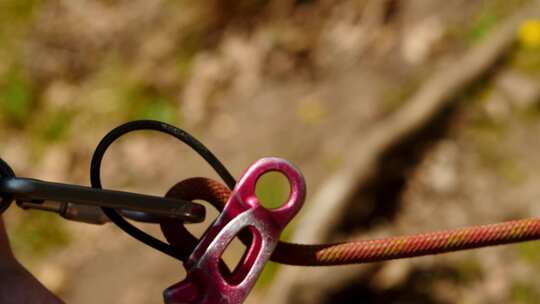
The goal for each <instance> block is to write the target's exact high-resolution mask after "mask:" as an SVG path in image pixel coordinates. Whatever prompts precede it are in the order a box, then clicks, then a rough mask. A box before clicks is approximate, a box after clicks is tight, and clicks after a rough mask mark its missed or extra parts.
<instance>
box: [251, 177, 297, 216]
mask: <svg viewBox="0 0 540 304" xmlns="http://www.w3.org/2000/svg"><path fill="white" fill-rule="evenodd" d="M289 191H290V187H289V181H288V180H287V178H286V177H285V176H284V175H283V174H281V173H279V172H268V173H266V174H264V175H263V176H261V177H260V178H259V180H258V181H257V187H256V189H255V194H256V195H257V198H258V199H259V201H260V202H261V204H262V205H263V206H264V207H266V208H277V207H280V206H281V205H282V204H283V203H284V202H285V201H286V200H287V197H288V196H289Z"/></svg>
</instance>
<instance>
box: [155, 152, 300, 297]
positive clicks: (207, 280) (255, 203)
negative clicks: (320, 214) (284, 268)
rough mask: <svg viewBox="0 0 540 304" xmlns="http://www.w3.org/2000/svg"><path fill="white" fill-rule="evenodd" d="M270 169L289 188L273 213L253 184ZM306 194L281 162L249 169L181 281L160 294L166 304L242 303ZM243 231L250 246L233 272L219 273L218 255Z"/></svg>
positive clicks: (295, 172)
mask: <svg viewBox="0 0 540 304" xmlns="http://www.w3.org/2000/svg"><path fill="white" fill-rule="evenodd" d="M269 171H278V172H281V173H283V174H284V175H285V176H286V177H287V179H288V180H289V183H290V185H291V187H290V189H291V190H290V194H289V198H288V199H287V201H286V202H285V203H284V204H283V206H281V207H279V208H276V209H266V208H264V207H263V206H262V205H261V204H260V202H259V200H258V199H257V197H256V195H255V186H256V183H257V180H258V179H259V177H261V176H262V175H263V174H264V173H267V172H269ZM305 191H306V187H305V182H304V178H303V176H302V174H301V173H300V171H298V170H297V169H296V168H294V167H293V166H292V165H291V164H290V163H289V162H288V161H286V160H283V159H280V158H263V159H260V160H258V161H257V162H255V163H254V164H253V165H251V166H250V167H249V168H248V170H247V171H246V172H245V173H244V175H243V176H242V178H241V179H240V181H239V182H238V184H237V185H236V187H235V189H234V191H233V192H232V194H231V197H230V198H229V201H228V202H227V204H226V205H225V208H224V209H223V211H222V212H221V214H220V215H219V216H218V218H217V219H216V220H215V222H214V223H213V224H212V226H211V227H209V228H208V230H207V231H206V232H205V234H204V235H203V237H202V238H201V240H200V242H199V244H198V245H197V247H196V248H195V250H194V251H193V253H192V254H191V256H190V257H189V260H188V261H187V262H186V263H185V267H186V270H187V272H188V274H187V277H186V279H185V280H184V281H182V282H179V283H177V284H175V285H173V286H171V287H169V288H168V289H166V290H165V292H164V298H165V302H166V303H168V304H177V303H200V304H203V303H204V304H210V303H242V302H243V301H244V300H245V299H246V297H247V296H248V294H249V292H250V291H251V289H252V288H253V286H254V284H255V282H256V280H257V278H258V277H259V275H260V273H261V271H262V269H263V267H264V264H265V263H266V261H267V260H268V259H269V258H270V255H271V254H272V252H273V251H274V249H275V247H276V246H277V243H278V241H279V235H280V233H281V231H282V230H283V229H284V228H285V226H286V225H287V224H288V223H289V222H290V221H291V220H292V218H293V217H294V216H295V215H296V213H297V212H298V211H299V210H300V208H301V207H302V204H303V202H304V198H305ZM244 228H247V230H249V232H250V233H251V236H252V242H251V244H250V245H249V248H248V249H247V251H246V254H245V255H244V257H243V260H242V261H241V262H240V263H239V264H238V266H237V267H236V269H235V270H234V271H233V272H232V273H231V274H228V273H224V271H223V270H222V269H221V268H220V267H219V260H220V257H221V256H222V254H223V252H224V251H225V249H226V248H227V246H228V245H229V243H230V242H231V241H232V240H233V238H234V237H235V236H237V235H238V233H239V232H240V231H242V230H243V229H244Z"/></svg>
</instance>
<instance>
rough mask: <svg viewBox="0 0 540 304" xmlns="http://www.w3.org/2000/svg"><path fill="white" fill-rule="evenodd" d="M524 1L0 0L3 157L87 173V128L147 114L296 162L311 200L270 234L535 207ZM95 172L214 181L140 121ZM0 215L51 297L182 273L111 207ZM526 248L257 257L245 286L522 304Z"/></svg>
mask: <svg viewBox="0 0 540 304" xmlns="http://www.w3.org/2000/svg"><path fill="white" fill-rule="evenodd" d="M538 2H539V1H531V0H517V1H506V0H492V1H466V0H447V1H427V0H413V1H403V0H342V1H327V0H321V1H309V0H296V1H295V0H275V1H265V0H237V1H232V0H222V1H219V0H203V1H167V0H156V1H143V0H134V1H115V0H101V1H86V0H76V1H61V0H56V1H39V0H0V136H1V138H2V140H1V141H0V155H1V157H2V158H3V159H5V160H6V161H7V162H8V163H9V164H10V165H11V166H12V167H13V168H14V170H15V172H16V174H17V175H19V176H26V177H35V178H42V179H47V180H52V181H58V182H70V183H79V184H83V185H89V164H90V157H91V155H92V152H93V149H94V148H95V146H96V145H97V143H98V142H99V140H100V139H101V137H102V136H104V135H105V134H106V133H107V132H108V131H109V130H110V129H112V128H113V127H115V126H117V125H119V124H121V123H124V122H126V121H128V120H133V119H141V118H148V119H157V120H161V121H165V122H168V123H171V124H174V125H176V126H179V127H181V128H184V129H186V130H187V131H189V132H190V133H192V134H193V135H195V136H196V137H197V138H199V139H200V140H201V141H202V142H203V143H205V144H206V145H207V146H208V147H209V148H210V149H211V150H212V151H213V152H214V153H215V154H216V155H217V156H218V158H220V159H221V160H222V161H223V162H224V164H225V165H226V166H227V167H228V168H229V169H230V170H231V172H232V173H233V175H234V176H235V177H239V175H240V174H241V173H242V172H243V170H244V169H245V168H247V166H248V165H249V164H250V163H251V162H252V161H254V160H256V159H258V158H260V157H263V156H279V157H283V158H287V159H289V160H291V161H292V162H293V163H295V164H296V165H297V166H298V167H299V168H300V169H301V170H302V171H303V172H304V175H305V177H306V180H307V184H308V197H307V202H306V205H305V207H304V209H303V210H302V212H301V213H300V215H299V216H298V217H299V218H298V219H297V220H295V221H294V222H293V224H292V227H291V229H288V230H287V231H286V233H285V235H284V238H286V239H290V240H294V241H298V242H324V241H339V240H348V239H359V238H371V237H381V236H389V235H397V234H404V233H414V232H423V231H430V230H434V229H444V228H454V227H460V226H465V225H472V224H485V223H491V222H496V221H502V220H509V219H517V218H522V217H530V216H538V215H540V204H539V202H540V201H539V200H538V197H539V195H540V188H539V187H538V185H539V184H540V159H539V158H538V157H537V154H538V151H540V137H539V136H538V135H537V134H538V131H540V104H539V102H540V19H539V18H540V8H539V7H540V4H539V3H538ZM103 170H104V171H103V175H102V176H103V183H104V185H105V187H107V188H112V189H123V190H132V191H138V192H143V193H150V194H156V195H162V194H164V193H165V192H166V191H167V190H168V189H169V188H170V187H171V186H172V185H174V184H175V183H176V182H178V181H180V180H182V179H185V178H187V177H192V176H206V177H211V178H216V179H217V178H218V177H217V176H216V174H215V173H214V172H213V171H212V170H211V169H210V168H209V166H208V165H207V164H205V163H204V162H203V161H202V160H201V159H200V158H199V157H197V156H196V155H194V153H193V152H192V151H190V150H189V149H188V148H186V147H185V146H183V145H182V144H180V143H178V142H176V141H175V140H173V139H170V138H168V137H166V136H163V135H159V134H155V133H151V132H148V133H147V132H140V134H139V133H137V134H134V135H129V136H127V137H126V138H123V139H122V140H120V141H119V142H118V143H116V144H114V145H113V146H112V148H111V150H110V152H108V153H107V155H106V157H105V161H104V165H103ZM257 190H258V192H259V193H260V195H261V197H265V200H268V201H269V202H270V203H275V202H279V200H280V199H283V197H284V196H285V195H286V191H287V185H285V184H284V183H283V180H282V179H280V177H279V176H277V177H276V176H269V177H268V178H267V179H265V180H264V181H263V182H261V183H260V184H259V185H258V189H257ZM339 210H341V212H339ZM343 210H345V211H344V212H343ZM213 216H215V213H213ZM4 218H5V220H6V223H7V229H8V232H9V235H10V238H11V242H12V245H13V248H14V251H15V252H16V255H17V256H18V258H19V259H20V260H21V261H22V262H23V263H24V265H26V266H27V267H28V268H29V269H30V271H31V272H32V273H33V274H35V275H36V276H37V277H38V278H39V279H40V280H41V281H42V282H43V283H44V284H45V285H46V286H48V287H49V288H50V289H52V290H53V291H54V292H56V293H57V294H59V295H60V296H61V297H62V298H63V299H64V300H65V301H66V302H67V303H162V300H161V292H162V290H163V289H164V288H165V287H167V286H169V285H171V284H173V283H175V282H177V281H180V280H181V279H182V278H183V276H184V273H183V268H182V266H181V265H180V264H179V263H177V262H175V261H174V260H172V259H171V258H169V257H167V256H165V255H162V254H160V253H157V252H155V251H154V250H152V249H150V248H148V247H145V246H144V245H142V244H140V243H138V242H137V241H135V240H133V239H131V238H130V237H129V236H127V235H125V234H124V233H122V232H121V231H120V230H119V229H117V228H116V227H114V226H113V225H112V224H107V225H104V226H92V225H86V224H80V223H74V222H68V221H65V220H63V219H62V218H61V217H59V216H57V215H55V214H46V213H43V212H37V211H22V210H20V209H18V208H16V207H12V208H10V210H9V211H8V212H7V213H6V214H5V215H4ZM312 218H317V219H319V220H310V219H312ZM209 220H210V219H209ZM207 222H208V221H207ZM195 226H196V228H195V230H197V231H199V232H200V231H202V230H203V229H204V227H205V226H204V224H203V225H200V224H198V225H195ZM141 227H143V228H144V229H145V230H146V231H149V232H151V233H153V234H154V235H156V236H157V235H159V230H158V229H157V228H156V227H155V226H153V225H145V226H141ZM240 247H241V246H240V245H238V244H236V245H235V248H236V249H234V250H233V252H232V253H230V256H234V255H235V252H236V251H237V250H241V248H240ZM539 254H540V243H538V242H529V243H523V244H517V245H510V246H503V247H496V248H488V249H481V250H475V251H467V252H460V253H452V254H446V255H440V256H435V257H422V258H416V259H410V260H403V261H392V262H386V263H376V264H370V265H361V266H354V267H333V268H317V269H315V268H309V269H305V268H300V267H290V266H278V265H275V264H269V265H268V267H267V268H266V270H265V272H264V274H263V275H262V277H261V279H260V280H259V282H258V285H257V287H256V289H255V290H254V292H253V293H252V294H251V296H250V298H249V301H250V302H251V303H263V302H268V303H359V302H361V303H363V302H366V303H370V302H384V303H457V302H459V303H537V302H538V301H539V300H540V286H539V284H540V283H539V282H540V280H539V279H540V275H539V270H540V262H539V259H538V256H539ZM228 259H229V258H228ZM231 259H234V257H232V258H230V259H229V261H230V260H231Z"/></svg>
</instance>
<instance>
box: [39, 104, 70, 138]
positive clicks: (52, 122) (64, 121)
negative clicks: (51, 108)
mask: <svg viewBox="0 0 540 304" xmlns="http://www.w3.org/2000/svg"><path fill="white" fill-rule="evenodd" d="M72 117H73V115H72V113H68V112H66V111H58V112H54V113H51V114H49V115H48V120H47V123H46V125H45V127H44V128H43V131H42V132H43V133H42V136H43V139H44V140H45V141H48V142H54V141H58V140H60V139H62V138H63V137H64V135H65V134H66V131H67V130H68V129H69V124H70V122H71V119H72Z"/></svg>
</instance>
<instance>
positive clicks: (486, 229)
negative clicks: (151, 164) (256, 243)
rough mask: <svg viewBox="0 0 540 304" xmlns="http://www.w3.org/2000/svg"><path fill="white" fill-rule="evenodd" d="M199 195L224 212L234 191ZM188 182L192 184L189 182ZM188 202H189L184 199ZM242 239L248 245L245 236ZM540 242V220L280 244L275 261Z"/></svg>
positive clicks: (356, 260)
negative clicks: (361, 238)
mask: <svg viewBox="0 0 540 304" xmlns="http://www.w3.org/2000/svg"><path fill="white" fill-rule="evenodd" d="M190 180H191V184H194V183H195V184H196V186H197V187H196V189H197V192H199V191H201V192H202V193H204V197H205V198H206V199H207V200H208V202H209V203H211V204H212V205H213V206H214V207H216V208H217V209H218V210H220V211H221V210H222V209H223V206H224V205H225V203H226V202H227V199H228V197H229V196H230V190H229V189H228V188H227V187H225V186H224V185H222V184H221V183H219V182H217V181H214V180H211V179H207V178H194V179H190ZM186 181H188V180H186ZM184 199H185V198H184ZM239 238H240V239H241V240H242V241H243V242H244V243H247V242H248V240H246V239H245V237H243V236H242V235H240V236H239ZM536 239H540V218H531V219H521V220H515V221H509V222H502V223H496V224H489V225H482V226H472V227H465V228H458V229H451V230H444V231H435V232H428V233H421V234H414V235H406V236H398V237H388V238H382V239H373V240H362V241H352V242H344V243H335V244H318V245H304V244H293V243H286V242H279V243H278V246H277V247H276V249H275V251H274V253H273V254H272V257H271V260H272V261H274V262H278V263H282V264H289V265H298V266H331V265H347V264H360V263H369V262H377V261H386V260H392V259H399V258H407V257H417V256H423V255H430V254H438V253H445V252H452V251H458V250H465V249H473V248H480V247H487V246H494V245H502V244H509V243H517V242H524V241H530V240H536Z"/></svg>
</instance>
